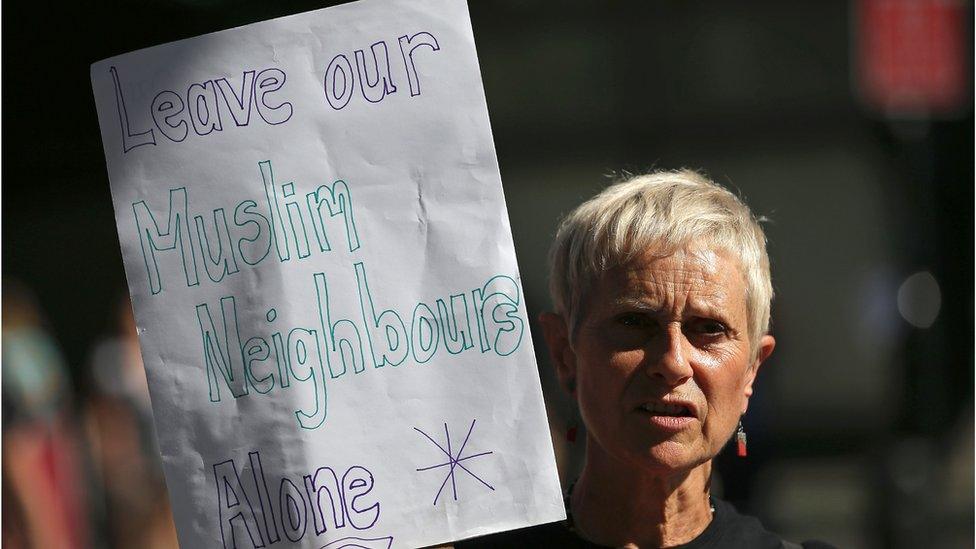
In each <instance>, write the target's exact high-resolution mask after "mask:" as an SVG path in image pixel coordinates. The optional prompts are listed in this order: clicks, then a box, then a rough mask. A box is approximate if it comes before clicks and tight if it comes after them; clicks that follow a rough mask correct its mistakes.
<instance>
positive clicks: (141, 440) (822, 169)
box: [2, 0, 974, 548]
mask: <svg viewBox="0 0 976 549" xmlns="http://www.w3.org/2000/svg"><path fill="white" fill-rule="evenodd" d="M329 4H330V3H319V2H315V3H313V2H306V1H296V2H277V3H275V2H255V1H252V0H244V1H238V2H229V1H226V0H197V1H192V0H184V1H178V0H169V1H167V0H151V1H147V2H142V3H129V2H101V3H87V2H75V3H65V4H58V3H50V2H24V1H19V2H8V3H7V4H5V5H4V10H3V17H2V26H3V29H2V30H3V33H2V34H3V81H4V84H5V85H4V87H3V95H2V114H3V118H2V124H3V126H2V130H3V138H4V139H3V164H2V177H3V187H2V192H3V216H2V219H3V221H2V222H3V246H2V249H3V429H4V430H3V541H4V543H7V544H9V546H11V547H17V546H36V547H55V546H58V547H72V546H74V547H90V546H94V547H168V546H172V545H173V544H174V543H175V538H174V537H173V533H172V525H171V522H170V521H171V519H170V518H169V515H168V510H167V505H166V499H165V487H164V485H163V483H162V480H161V476H160V473H159V469H158V463H157V462H158V457H157V456H156V453H155V447H154V445H155V440H154V435H153V433H152V426H151V412H150V411H149V408H148V399H147V395H146V392H145V380H144V377H142V372H141V361H140V360H139V356H138V352H137V351H136V347H135V343H134V332H133V327H132V320H131V316H130V313H129V311H128V303H127V301H126V298H125V296H126V290H125V286H124V284H125V280H124V275H123V271H122V260H121V255H120V251H119V244H118V237H117V234H116V231H115V223H114V217H113V212H112V203H111V199H110V195H109V185H108V180H107V177H106V171H105V162H104V158H103V155H102V148H101V143H100V137H99V132H98V126H97V122H96V117H95V108H94V102H93V100H92V92H91V88H90V82H89V72H88V71H89V64H90V63H92V62H93V61H96V60H100V59H103V58H105V57H108V56H111V55H116V54H120V53H124V52H127V51H130V50H133V49H137V48H142V47H146V46H151V45H155V44H158V43H162V42H167V41H172V40H177V39H180V38H186V37H190V36H194V35H198V34H202V33H206V32H211V31H215V30H220V29H224V28H228V27H233V26H237V25H243V24H247V23H251V22H255V21H259V20H263V19H268V18H272V17H276V16H280V15H286V14H292V13H298V12H301V11H306V10H310V9H315V8H319V7H324V6H326V5H329ZM470 10H471V16H472V20H473V25H474V32H475V38H476V41H477V46H478V53H479V58H480V62H481V68H482V74H483V78H484V84H485V91H486V94H487V98H488V105H489V109H490V113H491V121H492V127H493V131H494V136H495V146H496V147H497V151H498V157H499V162H500V165H501V171H502V179H503V181H504V186H505V193H506V197H507V201H508V208H509V214H510V217H511V224H512V230H513V233H514V238H515V243H516V248H517V251H518V258H519V264H520V269H521V274H522V279H523V285H524V287H525V290H526V294H527V296H528V303H529V306H530V311H529V313H530V315H532V316H533V317H534V316H535V315H536V314H537V313H538V312H539V311H541V310H543V309H545V308H546V307H548V303H549V298H548V295H547V292H546V272H545V256H546V252H547V249H548V245H549V242H550V239H551V237H552V234H553V232H554V229H555V226H556V223H557V221H558V219H559V216H560V215H561V214H564V213H566V212H567V211H569V210H570V209H571V208H572V207H574V206H575V205H576V204H578V203H579V202H580V201H581V200H583V199H584V198H586V197H589V196H590V195H592V194H593V193H595V192H596V191H597V190H599V189H600V188H602V187H603V186H605V185H606V184H607V183H609V181H610V179H609V177H608V176H610V175H613V174H619V173H621V172H624V171H628V172H640V171H644V170H647V169H650V168H654V167H658V168H678V167H692V168H699V169H702V170H704V171H705V172H706V173H708V174H709V175H710V176H711V177H712V178H714V179H715V180H717V181H719V182H721V183H723V184H726V185H728V186H730V187H731V188H734V189H736V190H738V191H739V192H741V194H742V195H743V196H744V197H745V198H746V200H747V202H748V203H749V204H750V205H751V206H752V208H753V209H754V211H756V212H757V213H758V214H762V215H765V216H767V217H768V218H769V219H770V221H769V222H768V224H767V225H766V228H767V233H768V236H769V240H770V255H771V257H772V262H773V283H774V287H775V291H776V298H775V301H774V307H773V331H774V334H775V335H776V337H777V339H778V343H779V344H778V346H777V350H776V353H775V354H774V355H773V358H772V359H771V360H770V361H769V362H768V363H767V365H766V366H764V371H763V372H762V374H761V375H760V380H759V384H758V387H757V394H756V396H755V397H754V400H753V403H752V406H751V407H750V413H749V415H748V417H747V418H746V420H745V424H746V428H747V431H748V433H749V443H750V456H749V458H748V459H747V460H744V461H743V460H736V459H734V458H732V457H727V456H723V457H722V458H720V466H721V467H720V472H719V476H718V479H717V481H716V487H717V489H718V490H719V491H721V492H723V493H724V495H725V497H726V498H728V499H731V500H733V501H735V502H736V503H737V504H738V505H739V506H740V507H742V508H744V509H745V510H748V511H750V512H752V513H755V514H758V515H759V516H761V517H762V519H763V520H764V522H765V523H766V524H767V525H768V526H769V527H770V528H772V529H774V530H778V531H779V532H781V533H782V534H784V535H786V536H788V537H792V538H794V539H801V538H806V537H819V538H822V539H825V540H828V541H831V542H833V543H835V544H837V545H838V546H840V547H869V548H870V547H919V546H923V545H924V546H927V547H933V548H934V547H971V546H973V432H974V426H973V387H974V384H973V371H974V356H973V352H974V340H973V337H974V329H973V319H974V311H973V304H974V295H973V288H974V285H973V274H972V273H973V271H972V270H971V264H972V260H973V257H972V256H973V250H974V242H973V234H974V233H973V228H974V226H973V204H974V180H973V108H972V107H973V86H972V83H973V74H972V70H971V68H972V67H973V35H972V28H973V26H972V21H973V11H972V5H971V3H969V2H965V3H963V2H955V1H951V0H914V1H912V0H856V1H852V2H838V1H833V2H808V3H786V2H773V1H765V0H764V1H759V2H750V3H748V4H745V3H742V4H733V3H706V2H698V1H693V2H672V1H655V2H636V1H633V2H614V3H597V2H584V1H582V0H575V1H566V2H560V3H545V4H543V3H538V2H537V3H532V4H528V3H524V2H516V1H514V0H499V1H485V0H473V1H472V3H471V6H470ZM542 347H543V346H542V345H541V341H540V340H537V341H536V349H537V351H541V350H542ZM542 354H543V353H540V367H541V370H542V375H543V384H544V388H545V390H546V394H547V405H548V407H549V410H550V417H551V422H552V428H553V433H554V439H555V440H556V449H557V455H558V456H559V459H560V461H561V467H562V475H563V479H564V481H565V480H568V479H571V478H572V477H573V475H574V474H575V473H574V471H575V468H576V467H578V465H579V457H578V455H577V454H578V451H576V450H575V449H574V448H573V447H572V445H568V444H565V443H563V440H564V437H563V436H562V433H563V432H564V430H565V428H566V425H567V422H568V421H569V420H567V419H566V418H567V417H569V415H570V413H569V405H568V402H567V400H566V399H565V398H564V397H563V396H562V395H560V394H559V391H558V388H557V387H556V384H555V383H554V380H553V378H552V376H551V374H550V373H549V372H548V369H547V362H548V360H547V357H545V356H542ZM105 471H113V472H114V471H123V473H124V474H121V475H120V474H112V475H105V474H103V472H105ZM119 477H122V479H123V480H122V481H117V480H115V481H113V480H112V479H113V478H119Z"/></svg>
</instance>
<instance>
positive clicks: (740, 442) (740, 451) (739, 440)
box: [735, 419, 746, 457]
mask: <svg viewBox="0 0 976 549" xmlns="http://www.w3.org/2000/svg"><path fill="white" fill-rule="evenodd" d="M735 446H736V454H737V455H738V456H739V457H746V430H745V429H743V428H742V420H741V419H740V420H739V426H738V427H737V428H736V430H735Z"/></svg>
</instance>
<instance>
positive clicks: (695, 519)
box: [570, 441, 712, 548]
mask: <svg viewBox="0 0 976 549" xmlns="http://www.w3.org/2000/svg"><path fill="white" fill-rule="evenodd" d="M588 442H589V444H587V452H586V465H585V466H584V468H583V473H582V475H580V478H579V480H578V481H577V483H576V485H575V487H574V488H573V494H572V498H571V500H570V508H571V511H572V515H573V521H574V525H575V527H576V530H577V532H578V533H579V534H580V535H581V536H582V537H583V538H585V539H588V540H590V541H592V542H594V543H597V544H600V545H611V546H614V547H641V548H643V547H671V546H674V545H680V544H682V543H687V542H689V541H691V540H693V539H695V538H696V537H697V536H698V535H699V534H701V533H702V532H703V531H704V530H705V528H706V527H707V526H708V524H709V523H710V522H711V520H712V512H711V505H710V503H709V499H708V496H709V484H710V479H711V469H712V462H711V461H707V462H705V463H703V464H701V465H699V466H697V467H695V468H694V469H691V470H689V471H682V472H680V473H673V472H668V473H659V472H655V471H649V470H646V469H642V468H639V467H638V466H636V465H635V464H633V463H628V462H625V461H622V460H618V459H616V458H614V457H612V456H610V455H608V454H606V453H604V452H602V451H601V450H600V449H599V446H598V445H597V444H595V443H593V441H588Z"/></svg>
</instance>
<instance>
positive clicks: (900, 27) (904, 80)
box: [852, 0, 968, 117]
mask: <svg viewBox="0 0 976 549" xmlns="http://www.w3.org/2000/svg"><path fill="white" fill-rule="evenodd" d="M855 9H856V13H855V17H856V19H855V21H856V23H855V26H854V33H855V36H854V37H853V40H852V43H853V44H854V45H855V47H856V48H857V57H856V71H857V73H856V76H857V80H858V84H859V88H860V93H861V97H862V99H863V100H864V101H865V102H866V103H867V104H868V105H869V106H870V107H872V108H874V109H877V110H880V111H882V112H884V113H885V114H886V115H888V116H892V117H901V116H910V117H919V116H922V117H926V116H946V115H951V114H953V113H954V112H957V111H959V110H960V108H961V107H962V106H963V102H964V100H965V98H966V92H967V90H968V85H967V82H966V77H965V74H966V67H965V42H964V30H965V29H964V26H963V25H964V19H963V17H964V10H963V7H962V5H961V3H960V2H959V1H956V0H857V1H856V4H855Z"/></svg>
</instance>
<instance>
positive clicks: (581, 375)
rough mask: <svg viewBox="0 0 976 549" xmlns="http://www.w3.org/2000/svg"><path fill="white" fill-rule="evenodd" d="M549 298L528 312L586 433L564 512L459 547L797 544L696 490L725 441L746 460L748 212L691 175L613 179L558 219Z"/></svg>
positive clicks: (757, 349) (766, 352)
mask: <svg viewBox="0 0 976 549" xmlns="http://www.w3.org/2000/svg"><path fill="white" fill-rule="evenodd" d="M550 292H551V294H552V299H553V304H554V306H555V311H554V312H551V313H544V314H543V315H541V317H540V321H541V323H542V328H543V331H544V334H545V338H546V343H547V344H548V347H549V352H550V354H551V357H552V363H553V365H554V367H555V370H556V374H557V377H558V379H559V382H560V384H561V385H562V387H563V389H565V390H566V391H567V392H568V393H569V395H570V396H571V397H572V398H573V400H574V401H575V404H576V405H577V406H578V407H579V412H580V417H581V418H582V420H583V423H584V425H585V426H586V439H585V443H586V448H585V465H584V467H583V471H582V474H581V475H580V477H579V479H578V480H577V481H576V482H575V483H574V484H573V485H572V488H571V489H570V493H569V494H568V496H567V514H568V516H569V517H570V520H568V521H567V522H566V523H565V524H551V525H545V526H539V527H534V528H529V529H525V530H519V531H515V532H509V533H505V534H499V535H495V536H489V537H487V538H482V539H480V540H471V541H470V542H467V544H458V546H459V547H466V546H467V547H600V546H610V547H687V548H692V547H694V548H705V547H722V548H735V547H749V548H766V547H768V548H779V547H798V545H797V544H791V543H788V542H784V541H783V540H782V539H781V538H779V537H778V536H776V535H775V534H772V533H770V532H768V531H766V530H765V529H764V528H763V526H762V525H761V524H760V523H759V521H758V520H756V519H754V518H751V517H746V516H743V515H741V514H739V513H738V512H737V511H736V510H735V509H734V508H733V507H732V506H731V505H730V504H728V503H726V502H723V501H721V500H719V499H717V498H714V497H712V496H711V494H710V493H709V486H710V479H711V475H712V460H713V459H714V458H715V456H716V455H717V454H718V453H719V451H720V450H721V449H722V448H723V447H724V446H725V445H726V443H727V442H728V441H729V440H730V439H731V438H733V436H734V437H735V438H736V446H737V451H738V452H739V453H740V455H744V454H745V451H746V440H745V434H744V432H743V430H742V424H741V421H740V420H741V418H742V416H743V415H744V414H745V413H746V411H747V410H748V405H749V398H750V397H751V396H752V392H753V382H754V380H755V378H756V374H757V373H758V372H759V367H760V366H761V365H762V363H763V362H764V361H765V360H766V359H767V358H769V356H770V354H771V353H772V352H773V348H774V347H775V340H774V339H773V336H771V335H770V334H769V310H770V301H771V299H772V297H773V289H772V284H771V282H770V274H769V258H768V256H767V255H766V237H765V235H764V233H763V230H762V228H761V227H760V225H759V223H758V220H757V218H756V217H755V216H754V215H753V214H752V213H751V212H750V210H749V208H748V207H747V206H746V205H745V204H744V203H743V202H742V201H741V200H740V199H739V198H738V197H736V196H735V195H734V194H732V193H731V192H729V191H728V190H726V189H725V188H723V187H721V186H720V185H718V184H716V183H714V182H712V181H710V180H708V179H707V178H705V177H704V176H702V175H700V174H699V173H696V172H694V171H690V170H680V171H658V172H654V173H650V174H647V175H641V176H637V177H633V178H630V179H628V180H626V181H622V182H619V183H617V184H615V185H612V186H610V187H609V188H607V189H605V190H604V191H603V192H601V193H600V194H598V195H597V196H595V197H593V198H592V199H590V200H589V201H587V202H585V203H584V204H582V205H581V206H579V207H578V208H577V209H576V210H575V211H573V212H572V213H570V214H569V215H568V216H567V217H566V218H565V219H564V220H563V222H562V224H561V226H560V227H559V230H558V232H557V234H556V239H555V242H554V243H553V247H552V252H551V255H550ZM803 547H807V548H811V547H829V546H828V545H825V544H822V543H819V542H807V543H805V544H803Z"/></svg>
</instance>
